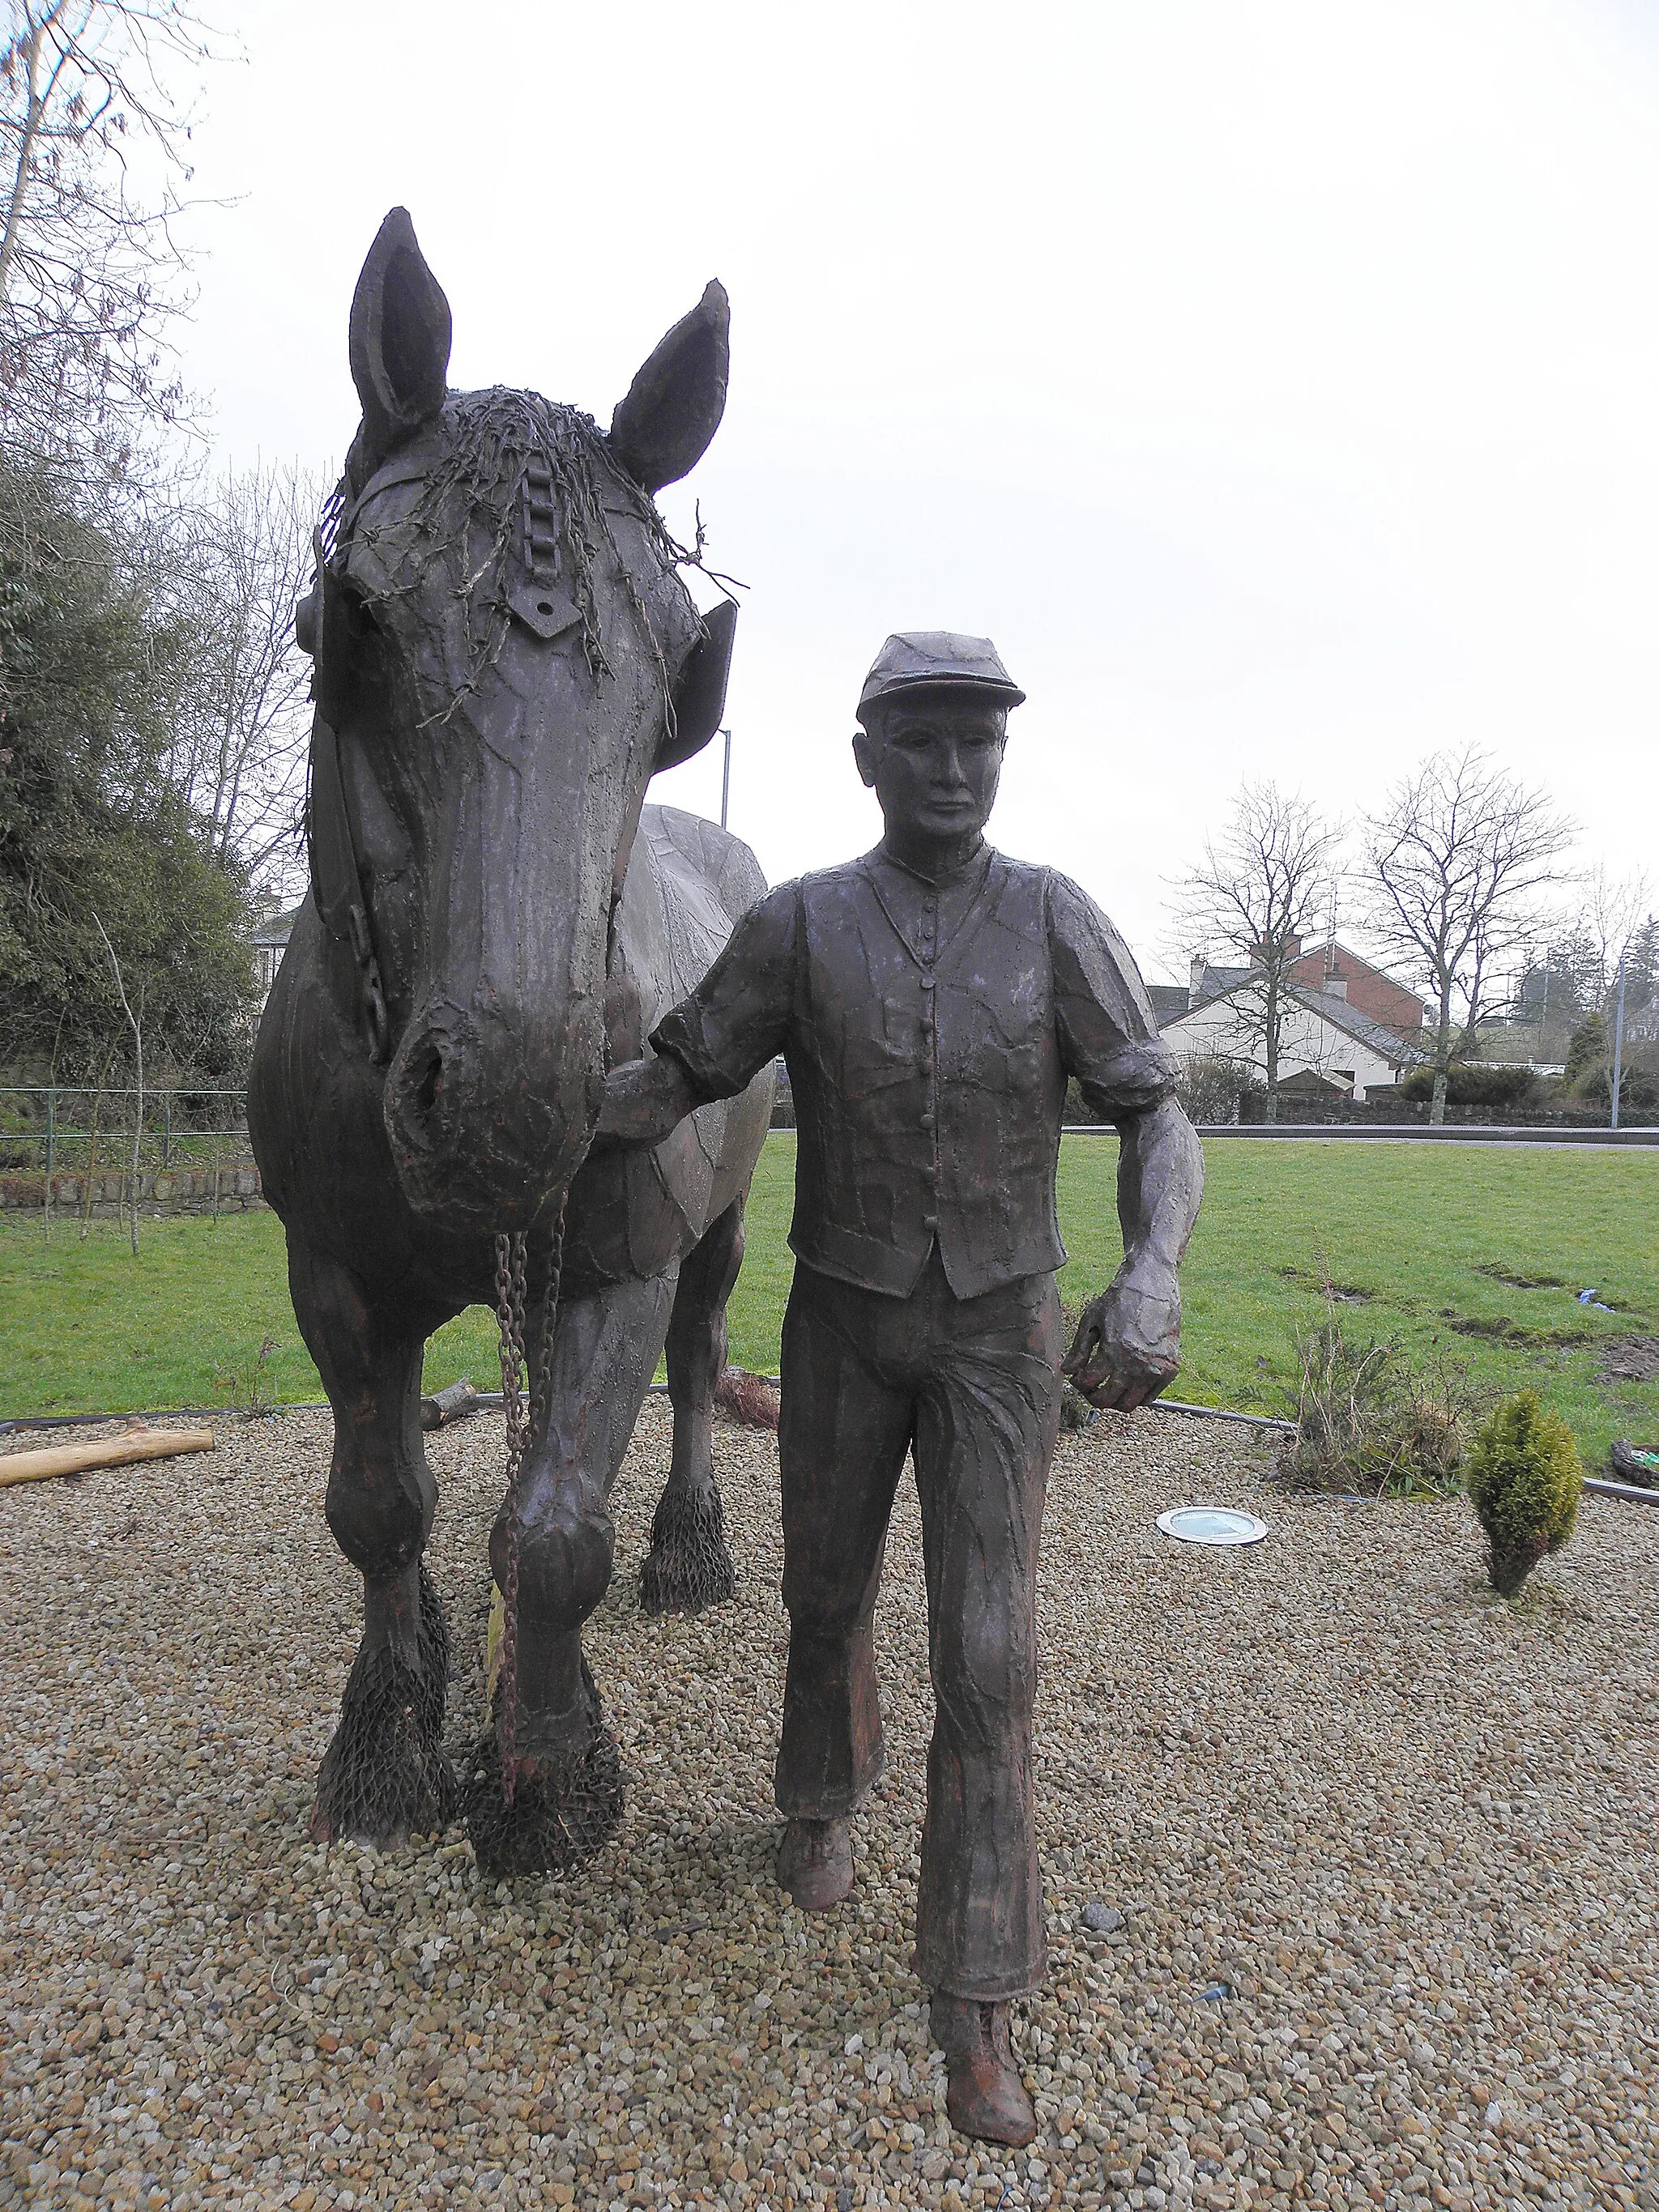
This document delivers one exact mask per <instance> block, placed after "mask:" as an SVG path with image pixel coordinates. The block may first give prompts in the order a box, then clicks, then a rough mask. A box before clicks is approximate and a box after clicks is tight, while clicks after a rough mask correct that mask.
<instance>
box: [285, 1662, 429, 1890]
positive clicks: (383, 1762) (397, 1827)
mask: <svg viewBox="0 0 1659 2212" xmlns="http://www.w3.org/2000/svg"><path fill="white" fill-rule="evenodd" d="M442 1694H443V1693H442V1692H441V1691H440V1692H438V1697H439V1701H440V1704H439V1710H440V1711H441V1699H442ZM432 1707H433V1697H432V1689H431V1686H430V1684H429V1683H427V1682H425V1681H423V1680H422V1678H421V1676H420V1675H419V1674H416V1671H415V1670H414V1668H411V1667H406V1666H404V1664H403V1663H402V1662H400V1661H398V1660H397V1659H394V1658H393V1657H392V1655H391V1654H390V1653H389V1652H388V1653H384V1654H382V1655H381V1656H380V1658H379V1659H378V1660H377V1661H375V1662H374V1663H373V1664H372V1665H371V1666H370V1667H369V1668H367V1669H366V1670H365V1671H364V1672H363V1674H362V1675H361V1676H357V1675H355V1674H354V1678H353V1680H352V1681H351V1683H350V1684H349V1686H348V1687H347V1690H346V1694H345V1696H344V1698H343V1699H342V1701H341V1705H340V1724H339V1726H338V1727H337V1729H335V1731H334V1739H333V1741H332V1742H331V1744H330V1745H329V1747H328V1749H327V1751H326V1752H325V1753H324V1755H323V1763H322V1765H321V1766H320V1768H319V1770H318V1774H317V1802H316V1805H315V1807H314V1808H313V1812H312V1816H311V1832H312V1834H313V1837H314V1838H316V1839H317V1840H318V1841H319V1843H333V1842H337V1841H340V1840H343V1839H344V1838H350V1839H351V1840H352V1841H353V1842H355V1843H363V1844H374V1845H375V1847H376V1848H377V1849H378V1850H398V1849H399V1848H401V1846H402V1845H403V1844H406V1843H407V1842H408V1841H409V1838H410V1837H411V1836H416V1835H421V1836H429V1835H432V1834H434V1833H435V1832H436V1831H437V1830H438V1829H440V1828H443V1827H447V1826H448V1824H449V1820H450V1818H451V1816H452V1814H453V1811H454V1807H455V1796H456V1790H455V1776H454V1772H453V1769H452V1768H451V1766H450V1764H449V1761H448V1760H447V1759H446V1758H445V1756H444V1753H443V1746H442V1744H441V1742H440V1741H437V1740H436V1739H435V1736H434V1734H433V1731H432V1726H431V1718H432Z"/></svg>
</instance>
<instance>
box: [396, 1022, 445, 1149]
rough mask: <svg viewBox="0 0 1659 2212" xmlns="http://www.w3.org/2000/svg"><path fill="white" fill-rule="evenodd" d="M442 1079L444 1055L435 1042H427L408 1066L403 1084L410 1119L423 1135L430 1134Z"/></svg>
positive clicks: (427, 1135)
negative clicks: (405, 1089) (408, 1105)
mask: <svg viewBox="0 0 1659 2212" xmlns="http://www.w3.org/2000/svg"><path fill="white" fill-rule="evenodd" d="M443 1079H444V1057H443V1054H442V1053H441V1052H440V1051H439V1049H438V1048H437V1046H436V1045H435V1044H428V1046H426V1048H424V1050H422V1052H421V1054H419V1055H418V1057H417V1058H416V1060H415V1061H414V1062H413V1063H412V1065H411V1066H410V1070H409V1073H408V1075H407V1077H406V1078H405V1084H406V1087H407V1091H408V1095H409V1102H410V1121H412V1122H413V1123H414V1125H415V1127H416V1128H417V1129H418V1130H419V1131H420V1132H421V1133H422V1135H423V1136H426V1137H428V1139H429V1138H430V1136H431V1133H432V1132H431V1124H432V1122H433V1121H434V1119H435V1116H436V1114H437V1110H438V1093H439V1091H440V1090H441V1088H442V1085H443Z"/></svg>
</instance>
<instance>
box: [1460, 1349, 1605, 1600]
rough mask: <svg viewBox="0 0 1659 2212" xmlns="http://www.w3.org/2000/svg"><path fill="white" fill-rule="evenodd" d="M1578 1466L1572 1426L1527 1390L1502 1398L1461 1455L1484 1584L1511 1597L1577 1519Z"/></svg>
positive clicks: (1580, 1469) (1580, 1483) (1581, 1478)
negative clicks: (1483, 1559)
mask: <svg viewBox="0 0 1659 2212" xmlns="http://www.w3.org/2000/svg"><path fill="white" fill-rule="evenodd" d="M1583 1482H1584V1469H1583V1462H1582V1461H1581V1460H1580V1459H1579V1456H1578V1447H1577V1444H1576V1443H1574V1442H1573V1439H1572V1431H1571V1430H1570V1429H1569V1428H1568V1426H1567V1425H1566V1423H1565V1421H1564V1420H1563V1419H1561V1417H1560V1415H1559V1413H1551V1412H1550V1410H1549V1408H1548V1407H1547V1406H1544V1405H1541V1403H1540V1401H1539V1398H1538V1394H1537V1392H1536V1391H1535V1390H1522V1392H1521V1393H1520V1395H1518V1396H1517V1397H1514V1398H1506V1399H1505V1400H1504V1403H1503V1404H1502V1405H1501V1406H1500V1407H1498V1410H1497V1412H1496V1413H1493V1415H1492V1419H1490V1420H1489V1421H1488V1422H1487V1423H1486V1426H1485V1427H1484V1428H1483V1429H1482V1430H1481V1431H1480V1435H1479V1436H1478V1437H1476V1439H1475V1443H1474V1450H1473V1451H1472V1452H1471V1453H1470V1454H1469V1464H1468V1493H1469V1498H1470V1502H1471V1503H1472V1504H1473V1505H1474V1510H1475V1513H1476V1515H1477V1516H1479V1519H1480V1525H1481V1527H1482V1528H1484V1529H1485V1530H1486V1543H1487V1547H1488V1551H1487V1556H1488V1564H1489V1569H1490V1572H1491V1575H1492V1588H1493V1589H1495V1590H1496V1591H1498V1594H1499V1595H1500V1596H1502V1597H1514V1596H1515V1595H1516V1592H1517V1591H1518V1590H1519V1589H1520V1588H1521V1585H1522V1583H1524V1582H1525V1581H1526V1579H1527V1577H1528V1575H1529V1574H1530V1573H1531V1572H1532V1571H1533V1569H1534V1567H1535V1566H1536V1565H1538V1563H1539V1561H1540V1560H1541V1559H1543V1558H1544V1557H1545V1556H1546V1555H1547V1553H1551V1552H1559V1550H1560V1548H1561V1547H1562V1546H1563V1545H1564V1544H1565V1542H1566V1541H1567V1539H1568V1538H1569V1537H1570V1536H1571V1534H1572V1530H1573V1523H1574V1522H1576V1521H1577V1517H1578V1499H1579V1496H1580V1494H1581V1492H1582V1491H1583Z"/></svg>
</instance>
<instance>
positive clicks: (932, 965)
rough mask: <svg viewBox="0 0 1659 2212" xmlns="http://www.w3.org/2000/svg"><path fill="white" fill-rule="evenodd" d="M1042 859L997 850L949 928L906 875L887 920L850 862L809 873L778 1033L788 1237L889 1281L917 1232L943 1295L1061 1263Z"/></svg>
mask: <svg viewBox="0 0 1659 2212" xmlns="http://www.w3.org/2000/svg"><path fill="white" fill-rule="evenodd" d="M1046 884H1047V874H1046V872H1045V871H1044V870H1042V869H1041V868H1036V867H1031V866H1027V865H1025V864H1023V863H1021V862H1018V861H1015V860H1008V859H1006V857H1005V856H1004V855H1003V854H1000V853H994V854H992V855H991V857H990V865H989V866H988V868H987V871H986V874H985V878H984V881H983V883H982V884H981V888H980V890H979V893H978V895H977V896H976V897H975V899H974V901H973V903H972V904H971V906H970V907H969V909H968V911H967V913H966V915H964V916H963V918H961V919H960V920H959V921H958V922H957V927H956V928H955V929H954V931H953V932H952V933H951V937H950V939H949V941H948V942H945V943H940V942H939V899H938V897H937V896H933V895H930V894H929V893H928V892H927V887H926V886H917V888H916V890H915V892H913V893H912V895H911V896H910V898H909V899H908V902H907V904H908V907H909V908H918V907H919V910H920V919H919V920H918V919H916V917H915V915H914V914H912V915H910V916H909V920H910V923H911V927H910V931H909V933H908V934H907V933H906V932H905V931H903V930H901V928H900V927H899V926H898V923H897V922H896V921H895V920H894V919H893V918H892V916H891V915H890V913H889V912H888V910H887V908H886V907H885V906H884V903H883V900H882V896H881V894H880V890H879V888H878V882H877V880H876V878H875V877H874V875H873V873H872V870H871V869H870V868H869V867H868V866H866V864H865V863H864V862H862V861H854V863H852V865H851V866H848V867H843V868H835V869H831V870H829V871H827V872H825V873H823V874H822V875H815V876H810V877H808V878H805V881H804V882H803V884H802V886H801V896H802V899H803V902H804V906H803V915H802V919H803V921H804V922H805V928H804V930H803V932H802V939H803V941H802V943H801V945H800V946H799V951H798V957H799V959H800V961H801V962H802V963H803V968H804V972H803V973H801V974H799V977H798V983H797V992H798V995H797V999H796V1018H795V1019H794V1021H793V1023H792V1024H791V1029H790V1036H789V1039H788V1042H787V1046H786V1048H785V1051H786V1057H787V1062H788V1067H789V1079H790V1083H791V1085H792V1087H793V1091H794V1097H795V1112H796V1118H797V1121H798V1124H799V1138H798V1143H799V1152H798V1155H797V1164H796V1173H795V1218H794V1225H793V1228H792V1230H791V1231H790V1237H789V1242H790V1244H791V1246H792V1247H793V1250H794V1251H795V1253H796V1255H797V1256H798V1257H799V1259H801V1260H803V1261H805V1264H806V1265H807V1266H808V1267H815V1268H817V1269H818V1270H819V1272H820V1273H824V1274H828V1275H836V1276H840V1277H841V1278H842V1279H843V1280H845V1281H848V1282H852V1283H859V1284H862V1285H864V1286H865V1287H866V1289H869V1290H874V1291H888V1292H890V1293H892V1294H895V1295H897V1296H903V1295H905V1294H907V1293H908V1291H910V1290H912V1289H913V1288H914V1287H915V1283H916V1280H917V1279H918V1278H919V1276H920V1275H921V1271H922V1269H923V1267H925V1266H926V1264H927V1255H928V1252H929V1250H930V1249H931V1248H932V1246H933V1243H934V1241H935V1239H937V1241H938V1243H939V1257H940V1260H941V1261H942V1262H943V1264H944V1268H945V1278H946V1279H947V1280H948V1282H949V1283H950V1285H951V1289H952V1291H955V1292H956V1294H957V1297H977V1296H979V1295H980V1294H981V1292H983V1291H988V1290H993V1289H994V1288H996V1287H997V1285H1000V1284H1002V1283H1006V1282H1010V1281H1012V1280H1013V1279H1015V1278H1017V1277H1018V1276H1021V1275H1032V1274H1038V1273H1048V1272H1049V1271H1051V1270H1052V1269H1054V1268H1056V1267H1060V1266H1062V1265H1063V1264H1064V1262H1065V1259H1066V1248H1065V1246H1064V1245H1063V1244H1062V1243H1060V1225H1059V1222H1058V1220H1057V1219H1056V1218H1055V1213H1054V1166H1055V1162H1056V1159H1057V1158H1058V1156H1059V1151H1060V1120H1061V1114H1062V1109H1063V1106H1064V1103H1065V1092H1066V1077H1065V1071H1064V1069H1063V1067H1062V1066H1061V1062H1060V1045H1059V1039H1058V1036H1057V1033H1056V1027H1055V1019H1054V978H1053V971H1052V963H1051V959H1050V953H1049V945H1048V923H1047V915H1046V911H1045V886H1046Z"/></svg>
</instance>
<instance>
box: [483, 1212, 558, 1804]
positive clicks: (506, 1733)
mask: <svg viewBox="0 0 1659 2212" xmlns="http://www.w3.org/2000/svg"><path fill="white" fill-rule="evenodd" d="M563 1272H564V1200H562V1199H561V1200H559V1206H558V1211H557V1212H556V1214H555V1215H554V1217H553V1234H552V1238H551V1242H550V1249H549V1252H548V1274H547V1294H546V1296H545V1297H544V1300H543V1302H542V1325H541V1328H540V1330H539V1332H538V1336H537V1341H536V1350H535V1357H534V1358H533V1359H532V1358H529V1357H528V1356H527V1354H526V1346H525V1335H524V1332H525V1316H526V1309H527V1306H528V1302H529V1279H530V1238H529V1236H528V1235H527V1233H526V1231H524V1230H522V1229H520V1230H515V1231H513V1234H512V1235H510V1236H505V1235H503V1236H499V1237H496V1239H495V1321H496V1326H497V1328H498V1329H499V1331H500V1334H501V1408H502V1411H503V1413H505V1415H506V1417H507V1581H506V1584H505V1587H504V1588H503V1589H502V1591H501V1669H500V1674H499V1676H498V1680H499V1683H500V1689H501V1702H500V1705H499V1707H498V1709H497V1713H496V1722H495V1732H496V1740H497V1742H498V1745H499V1747H500V1750H501V1795H502V1796H503V1797H504V1798H505V1799H506V1801H507V1803H508V1804H509V1805H510V1804H511V1803H512V1802H513V1791H514V1789H515V1788H516V1786H517V1781H518V1734H519V1726H518V1723H519V1534H520V1481H521V1478H522V1476H523V1473H524V1462H525V1457H526V1453H527V1452H528V1451H529V1449H530V1447H531V1445H532V1443H534V1442H535V1441H536V1439H537V1438H538V1437H542V1436H544V1435H545V1433H546V1429H547V1420H548V1412H549V1403H550V1395H551V1387H552V1379H553V1338H554V1334H555V1331H556V1327H557V1323H558V1315H559V1285H560V1279H561V1277H562V1274H563ZM521 1377H522V1381H521V1379H520V1378H521ZM526 1383H527V1384H528V1386H529V1403H528V1406H527V1407H526V1400H525V1389H524V1384H526Z"/></svg>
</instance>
